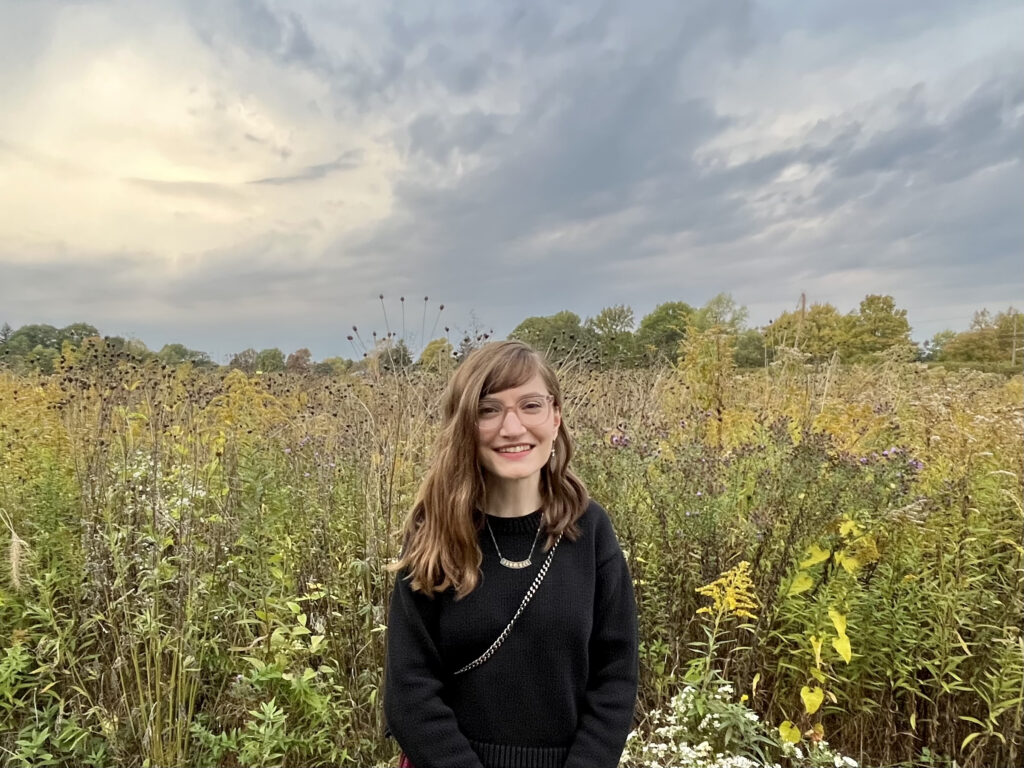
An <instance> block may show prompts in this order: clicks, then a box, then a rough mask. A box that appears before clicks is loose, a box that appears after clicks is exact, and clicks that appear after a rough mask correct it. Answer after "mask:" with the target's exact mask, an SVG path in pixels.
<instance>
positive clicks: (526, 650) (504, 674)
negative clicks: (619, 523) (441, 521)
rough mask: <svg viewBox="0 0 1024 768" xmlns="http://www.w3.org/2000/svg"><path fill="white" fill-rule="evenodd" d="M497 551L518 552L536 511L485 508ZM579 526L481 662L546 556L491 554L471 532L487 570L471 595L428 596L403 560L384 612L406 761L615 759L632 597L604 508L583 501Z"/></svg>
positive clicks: (628, 682)
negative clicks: (518, 513) (521, 513)
mask: <svg viewBox="0 0 1024 768" xmlns="http://www.w3.org/2000/svg"><path fill="white" fill-rule="evenodd" d="M487 520H488V522H489V524H490V527H491V530H492V531H493V532H494V536H495V538H496V540H497V543H498V548H500V550H501V553H502V554H503V555H504V556H505V557H507V558H509V559H511V560H516V559H519V558H525V557H526V555H527V553H528V552H529V551H530V546H531V544H532V542H533V539H534V536H535V534H536V533H537V527H538V526H539V525H540V520H541V512H540V511H539V510H538V511H537V512H534V513H533V514H530V515H526V516H525V517H518V518H500V517H494V516H491V515H488V517H487ZM579 527H580V530H581V532H582V535H581V536H580V537H579V539H577V540H576V541H575V542H573V541H570V540H569V539H568V538H563V539H562V541H561V543H560V544H559V545H558V549H557V550H556V551H555V555H554V559H553V560H552V563H551V566H550V569H549V570H548V572H547V576H546V577H545V579H544V581H543V583H542V584H541V585H540V587H539V588H538V590H537V592H536V594H534V596H533V599H532V600H531V601H530V603H529V605H528V606H527V607H526V609H525V610H524V611H523V613H522V615H521V616H520V617H519V619H518V620H517V621H516V623H515V625H514V627H513V628H512V631H511V633H510V634H509V635H508V637H507V638H506V640H505V642H504V643H503V645H502V646H501V647H500V648H498V650H497V651H496V652H495V653H494V655H493V656H492V657H491V658H490V659H489V660H488V661H486V662H485V663H484V664H482V665H481V666H479V667H477V668H475V669H472V670H470V671H468V672H466V673H464V674H461V675H457V676H455V675H453V674H452V673H453V672H454V671H455V670H457V669H459V668H460V667H462V666H463V665H465V664H468V663H469V662H471V661H473V660H474V659H476V658H477V657H478V656H479V655H480V654H481V653H483V652H484V651H485V650H486V649H487V648H488V647H489V646H490V645H491V643H492V642H493V641H494V640H495V638H497V636H498V635H499V634H500V633H501V631H502V630H503V629H504V628H505V626H506V625H507V624H508V621H509V619H511V618H512V616H513V614H514V613H515V612H516V610H517V609H518V608H519V605H520V603H521V602H522V599H523V596H524V594H525V593H526V590H527V589H528V588H529V586H530V584H531V583H532V582H533V579H534V577H535V576H536V574H537V571H538V570H539V569H540V566H541V565H542V563H543V562H544V559H545V558H546V556H547V555H546V553H545V552H544V551H543V545H544V536H543V534H542V535H541V539H540V541H539V543H538V545H537V549H536V551H535V552H534V554H533V558H532V561H533V564H532V565H531V566H529V567H527V568H523V569H521V570H512V569H509V568H505V567H504V566H502V565H501V564H500V563H499V562H498V554H497V552H496V551H495V546H494V542H493V541H492V540H491V535H490V533H488V531H487V528H486V526H485V527H484V529H483V530H482V531H481V532H480V538H479V542H480V547H481V551H482V552H483V563H482V565H481V570H482V578H481V580H480V582H479V584H478V586H477V587H476V589H474V590H473V591H472V592H471V593H470V594H469V595H467V596H466V597H465V598H463V599H462V600H458V601H456V600H455V599H454V597H455V593H454V590H448V591H447V592H444V593H441V594H439V595H436V596H435V597H434V598H433V599H431V598H429V597H427V596H426V595H423V594H422V593H419V592H413V591H412V590H411V588H410V586H409V582H408V581H407V580H406V579H405V578H403V577H404V575H405V574H401V575H400V577H399V578H398V579H397V580H396V583H395V589H394V593H393V596H392V599H391V609H390V614H389V620H388V662H387V672H386V682H385V692H384V710H385V716H386V719H387V723H388V727H389V730H390V731H391V733H392V735H393V736H394V737H395V738H396V739H397V741H398V743H399V745H400V746H401V747H402V749H403V750H404V751H405V753H406V754H407V756H408V757H409V759H410V761H411V762H412V764H413V765H414V766H415V768H613V767H614V766H616V765H618V761H619V757H620V756H621V754H622V748H623V746H624V744H625V740H626V735H627V733H628V732H629V729H630V726H631V724H632V719H633V707H634V703H635V700H636V687H637V629H636V603H635V600H634V596H633V583H632V579H631V578H630V575H629V571H628V569H627V567H626V560H625V558H624V557H623V555H622V550H621V549H620V547H619V543H618V541H617V539H616V538H615V532H614V531H613V530H612V525H611V521H610V520H609V519H608V513H607V512H605V510H604V509H603V508H602V507H601V506H600V505H599V504H597V503H596V502H593V501H591V502H590V503H589V505H588V506H587V509H586V511H585V513H584V514H583V516H582V517H581V518H580V520H579Z"/></svg>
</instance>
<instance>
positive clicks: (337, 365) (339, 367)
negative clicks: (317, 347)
mask: <svg viewBox="0 0 1024 768" xmlns="http://www.w3.org/2000/svg"><path fill="white" fill-rule="evenodd" d="M353 365H355V363H354V362H353V361H351V360H348V359H346V358H344V357H325V358H324V359H323V360H321V361H320V362H319V363H317V364H316V365H314V366H313V373H315V374H316V375H317V376H340V375H341V374H343V373H347V372H348V371H350V370H351V369H352V366H353Z"/></svg>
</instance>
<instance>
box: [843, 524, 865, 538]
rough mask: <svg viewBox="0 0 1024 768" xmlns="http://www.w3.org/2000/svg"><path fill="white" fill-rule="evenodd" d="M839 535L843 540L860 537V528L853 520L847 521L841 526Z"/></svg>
mask: <svg viewBox="0 0 1024 768" xmlns="http://www.w3.org/2000/svg"><path fill="white" fill-rule="evenodd" d="M839 535H840V536H842V537H843V538H846V537H848V536H859V535H860V526H859V525H857V524H856V523H855V522H853V520H846V521H844V522H843V524H842V525H840V526H839Z"/></svg>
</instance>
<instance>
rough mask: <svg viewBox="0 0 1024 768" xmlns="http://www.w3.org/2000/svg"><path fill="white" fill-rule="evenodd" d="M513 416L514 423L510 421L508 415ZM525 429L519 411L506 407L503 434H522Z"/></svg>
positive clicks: (502, 426) (502, 419)
mask: <svg viewBox="0 0 1024 768" xmlns="http://www.w3.org/2000/svg"><path fill="white" fill-rule="evenodd" d="M509 416H511V417H512V423H511V424H510V423H509V420H508V417H509ZM524 431H525V428H524V427H523V422H521V421H520V420H519V413H518V412H517V411H516V409H515V408H506V409H505V415H504V416H502V417H501V434H503V435H521V434H522V433H523V432H524Z"/></svg>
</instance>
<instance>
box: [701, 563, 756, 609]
mask: <svg viewBox="0 0 1024 768" xmlns="http://www.w3.org/2000/svg"><path fill="white" fill-rule="evenodd" d="M697 594H699V595H703V596H704V597H709V598H711V600H712V602H713V606H704V607H703V608H698V609H697V613H715V614H718V615H719V616H741V617H743V618H747V619H754V620H756V619H757V615H756V614H755V613H754V611H755V610H757V608H758V601H757V595H756V594H755V592H754V582H753V581H751V579H750V563H748V562H747V561H746V560H744V561H743V562H741V563H739V564H738V565H736V566H735V567H734V568H731V569H729V570H728V571H726V572H725V573H723V574H722V575H721V576H719V577H718V578H717V579H716V580H715V581H713V582H711V583H710V584H706V585H705V586H703V587H697Z"/></svg>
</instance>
